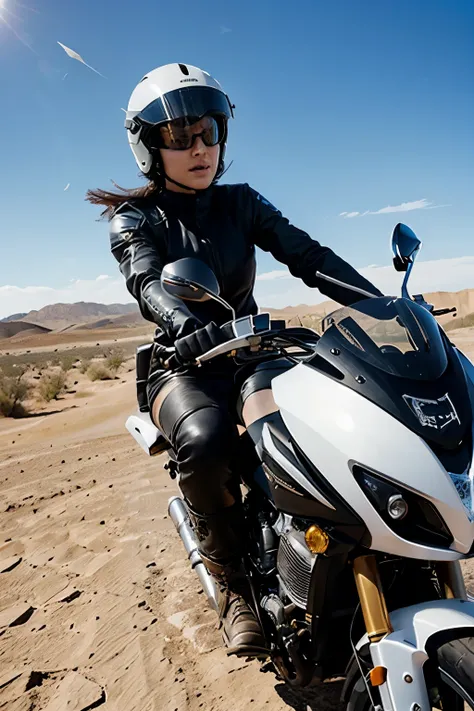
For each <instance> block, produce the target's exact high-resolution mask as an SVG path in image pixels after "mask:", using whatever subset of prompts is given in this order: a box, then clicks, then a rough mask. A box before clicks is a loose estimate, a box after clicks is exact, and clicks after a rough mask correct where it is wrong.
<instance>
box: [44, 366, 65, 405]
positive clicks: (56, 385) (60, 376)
mask: <svg viewBox="0 0 474 711" xmlns="http://www.w3.org/2000/svg"><path fill="white" fill-rule="evenodd" d="M66 380H67V374H66V373H65V372H64V370H62V369H61V370H59V371H55V372H50V373H44V374H43V375H42V376H41V380H40V381H39V383H38V394H39V396H40V398H41V399H42V400H45V401H46V402H51V400H57V399H58V397H59V395H61V393H63V392H64V391H65V390H66Z"/></svg>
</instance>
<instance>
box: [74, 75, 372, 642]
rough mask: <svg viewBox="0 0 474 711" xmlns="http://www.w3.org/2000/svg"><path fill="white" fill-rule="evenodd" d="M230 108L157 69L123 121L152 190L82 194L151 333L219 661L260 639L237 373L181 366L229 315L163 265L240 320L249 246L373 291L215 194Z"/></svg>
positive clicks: (158, 401) (154, 385)
mask: <svg viewBox="0 0 474 711" xmlns="http://www.w3.org/2000/svg"><path fill="white" fill-rule="evenodd" d="M233 109H234V106H233V105H232V104H231V102H230V100H229V98H228V96H227V95H226V94H225V93H224V91H223V90H222V88H221V86H220V84H219V83H218V82H217V81H215V80H214V79H213V78H212V77H211V76H210V75H209V74H207V73H206V72H203V71H202V70H200V69H198V68H196V67H193V66H190V65H185V64H170V65H166V66H163V67H158V68H157V69H155V70H153V71H152V72H150V73H149V74H148V75H146V76H145V77H144V78H143V79H142V80H141V81H140V83H139V84H138V85H137V86H136V88H135V89H134V91H133V93H132V96H131V98H130V102H129V105H128V111H127V116H126V120H125V127H126V129H127V134H128V140H129V143H130V147H131V149H132V152H133V154H134V156H135V159H136V161H137V164H138V166H139V168H140V170H141V172H142V173H143V174H144V175H145V176H146V177H147V178H148V184H147V185H146V186H145V187H144V188H141V189H136V190H132V191H122V194H120V193H112V192H107V191H102V190H96V191H89V193H88V199H89V200H90V201H91V202H93V203H95V204H101V205H105V206H106V210H105V211H104V213H103V214H106V215H107V216H108V217H109V218H110V239H111V249H112V253H113V254H114V256H115V257H116V259H117V260H118V262H119V263H120V270H121V272H122V274H123V275H124V277H125V279H126V284H127V287H128V290H129V291H130V293H131V294H132V295H133V296H134V297H135V299H136V300H137V301H138V304H139V306H140V310H141V313H142V314H143V316H144V317H145V318H146V319H148V320H150V321H153V322H154V323H156V324H157V326H158V328H157V331H156V335H155V342H156V344H157V345H156V347H155V353H154V357H153V358H152V362H151V366H150V372H149V379H148V389H147V393H148V400H149V404H150V410H151V412H152V417H153V420H154V422H155V423H156V425H157V427H159V428H160V430H161V431H162V432H163V433H164V435H165V436H166V438H167V439H168V440H169V441H170V443H171V445H172V447H173V450H174V452H175V453H176V459H177V463H178V472H179V484H180V488H181V490H182V492H183V495H184V496H185V498H186V500H187V503H188V506H189V509H190V511H191V518H192V521H193V524H194V528H195V530H196V532H197V535H198V538H199V540H200V550H201V555H202V557H203V559H204V561H205V564H206V566H207V568H208V570H209V571H210V573H211V574H212V575H214V576H215V577H216V578H217V579H218V580H219V582H220V585H221V602H222V605H221V609H220V620H221V627H222V631H223V636H224V640H225V642H226V644H227V645H228V647H229V650H228V653H235V654H241V655H252V654H254V655H260V654H262V653H265V641H264V638H263V635H262V632H261V630H260V627H259V624H258V622H257V620H256V619H255V617H254V615H253V612H252V610H251V608H250V606H249V605H248V604H247V602H246V599H248V598H247V594H248V589H247V587H246V581H245V576H244V574H243V571H242V565H241V547H242V511H241V497H240V486H239V483H240V479H239V471H238V463H239V458H240V457H239V449H238V444H239V443H238V433H237V427H236V417H235V416H234V415H233V412H234V409H235V404H234V401H235V391H234V374H235V366H234V364H233V362H232V361H231V360H230V359H225V358H223V359H221V360H222V362H221V363H217V361H212V364H210V365H208V366H206V367H203V368H199V369H197V368H194V369H193V368H192V366H190V364H192V362H193V361H194V360H195V358H196V357H198V356H199V355H201V354H202V353H204V352H206V351H207V350H209V349H210V348H212V347H214V346H216V345H218V344H220V343H222V342H224V341H225V340H227V338H226V337H225V335H224V333H223V331H222V330H221V328H220V326H222V325H223V324H224V323H225V322H226V321H228V319H229V314H228V312H227V311H225V310H224V309H222V307H220V306H219V305H218V304H216V303H215V302H213V301H207V302H203V303H197V302H188V303H184V302H183V301H181V300H180V299H178V298H175V297H172V296H170V295H169V294H167V293H165V292H164V291H163V290H162V288H161V284H160V275H161V271H162V267H163V265H164V264H166V263H169V262H172V261H175V260H176V259H179V258H181V257H196V258H198V259H201V260H203V261H204V262H206V263H207V264H208V265H209V266H210V267H211V268H212V269H213V271H214V272H215V274H216V276H217V279H218V282H219V285H220V289H221V295H222V296H223V298H224V299H225V300H226V301H227V302H228V303H230V304H231V306H232V307H233V308H234V309H235V311H236V315H237V317H240V316H244V315H248V314H255V313H257V306H256V303H255V300H254V297H253V287H254V282H255V246H258V247H260V248H261V249H263V250H265V251H267V252H271V253H272V255H273V256H274V257H275V258H276V259H278V260H279V261H280V262H282V263H283V264H286V265H287V266H288V268H289V270H290V272H291V273H292V274H293V275H294V276H296V277H300V278H301V279H303V281H304V282H305V283H306V284H307V285H308V286H310V287H317V288H319V289H320V290H321V291H322V293H323V294H325V295H326V296H328V297H330V298H332V299H334V300H335V301H338V302H339V303H341V304H344V305H347V304H351V303H353V302H354V301H356V300H357V296H354V293H355V292H353V291H350V290H348V289H344V288H340V287H338V286H335V285H332V284H330V283H329V282H327V281H324V280H320V279H318V277H316V272H317V271H318V270H319V271H321V272H322V273H325V274H327V275H329V276H332V277H335V278H338V279H340V280H342V281H344V282H346V283H350V284H352V285H354V286H356V287H359V288H362V289H365V290H367V291H370V292H371V293H374V294H377V295H379V294H380V292H379V291H378V290H377V289H376V288H375V287H374V286H373V285H372V284H370V283H369V282H368V281H367V280H366V279H364V278H363V277H362V276H361V275H360V274H359V273H358V272H357V271H356V270H355V269H353V268H352V267H351V266H349V265H348V264H347V263H346V262H344V261H343V260H342V259H341V258H339V257H337V256H336V255H335V254H334V253H333V252H332V251H331V250H330V249H329V248H327V247H322V246H321V245H320V244H319V243H318V242H316V241H314V240H312V239H311V238H310V237H309V236H308V235H307V234H306V233H305V232H303V231H301V230H299V229H297V228H296V227H293V226H292V225H291V224H290V223H289V222H288V220H287V219H286V218H284V217H283V216H282V214H281V213H280V212H279V211H278V210H277V209H276V208H275V207H273V205H271V204H270V203H269V202H268V201H267V200H265V199H264V198H263V197H262V196H261V195H260V194H259V193H257V192H255V191H254V190H253V189H252V188H250V187H249V186H248V185H247V184H243V185H222V186H218V185H217V181H218V179H219V178H220V177H221V176H222V174H223V172H224V156H225V149H226V141H227V124H228V120H229V119H231V118H232V117H233ZM358 298H361V297H358ZM169 345H174V346H175V348H176V358H177V361H178V363H179V364H180V365H181V366H182V367H181V368H178V369H177V370H175V372H173V373H170V372H169V371H167V370H166V369H165V368H163V363H162V361H161V360H160V356H159V351H160V347H163V346H169ZM217 360H219V359H217ZM251 419H252V415H250V421H251ZM244 422H245V423H246V424H248V421H247V420H245V417H244Z"/></svg>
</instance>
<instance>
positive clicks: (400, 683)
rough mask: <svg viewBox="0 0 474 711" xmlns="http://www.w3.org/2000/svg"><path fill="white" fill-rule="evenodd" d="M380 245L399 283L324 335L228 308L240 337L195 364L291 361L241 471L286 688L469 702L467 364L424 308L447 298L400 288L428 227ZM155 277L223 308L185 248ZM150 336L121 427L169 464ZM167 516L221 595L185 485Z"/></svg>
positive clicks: (365, 707)
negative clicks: (339, 686) (337, 687)
mask: <svg viewBox="0 0 474 711" xmlns="http://www.w3.org/2000/svg"><path fill="white" fill-rule="evenodd" d="M391 244H392V252H393V263H394V267H395V269H396V270H398V271H400V272H404V273H405V278H404V281H403V285H402V290H401V297H393V296H389V297H387V296H383V297H374V296H373V295H372V294H370V293H368V292H367V293H366V292H363V293H364V295H365V296H366V297H367V298H365V299H363V300H359V301H357V302H356V303H354V304H353V305H352V306H349V307H343V308H339V309H337V310H335V311H333V312H332V313H331V314H329V315H328V316H326V317H325V318H324V320H323V323H322V328H321V333H320V334H318V333H316V332H315V331H314V330H312V329H308V328H303V327H301V328H287V327H286V326H285V324H284V323H282V322H278V323H276V322H272V321H271V319H270V315H269V314H267V313H259V314H258V315H253V316H252V315H250V316H245V317H243V318H238V319H236V318H235V313H233V319H232V322H231V326H232V330H233V334H234V336H235V337H234V338H231V339H230V340H229V341H228V342H226V343H224V344H222V345H219V346H218V347H216V348H213V349H212V350H210V351H209V352H208V353H205V354H204V355H202V356H201V357H200V358H198V359H197V362H196V367H200V366H202V364H204V363H206V362H209V361H210V360H212V359H213V358H216V357H223V356H228V357H232V358H234V359H236V360H237V361H238V362H239V359H240V362H246V363H249V362H251V361H252V359H255V361H256V362H257V361H259V360H262V359H265V358H273V357H276V356H279V357H281V356H285V358H286V359H289V361H291V367H289V368H287V369H286V370H285V371H284V372H282V373H280V374H278V375H276V376H275V377H274V378H273V379H272V380H271V391H272V395H273V398H274V400H275V403H276V406H277V407H276V409H277V411H276V412H273V413H271V414H270V415H267V416H265V417H262V418H261V420H260V421H259V422H258V427H254V426H252V427H250V428H249V431H250V432H251V435H252V441H253V446H254V448H255V451H256V453H257V454H258V466H257V467H256V469H255V471H252V472H248V474H247V475H246V476H245V481H243V485H244V487H245V491H246V494H245V498H244V508H245V516H246V522H247V527H248V534H247V538H248V547H247V551H246V555H245V566H246V571H247V575H248V579H249V583H250V585H251V589H252V593H253V600H254V610H255V613H256V615H257V616H258V618H259V620H260V622H261V624H262V628H263V630H264V633H265V636H266V639H267V642H268V647H269V650H270V651H269V655H270V662H267V665H268V664H271V665H272V669H274V670H275V671H276V673H277V675H278V676H279V677H280V678H282V679H284V680H285V682H286V683H287V684H289V685H290V686H291V687H294V688H305V687H309V686H315V685H317V684H319V683H321V682H322V681H324V680H327V679H330V678H333V677H336V676H343V677H345V682H344V687H343V691H342V701H343V703H344V704H345V708H346V711H371V710H374V711H382V710H383V711H426V710H427V709H433V708H435V709H445V710H446V709H448V710H449V711H462V709H464V708H466V707H469V708H472V709H474V601H473V600H471V599H470V597H469V596H468V595H467V593H466V589H465V586H464V582H463V577H462V574H461V570H460V565H459V561H460V560H462V559H466V558H470V557H472V556H474V507H473V498H472V497H473V482H474V463H473V438H474V425H473V422H474V418H473V412H474V366H473V364H472V363H471V362H470V361H469V359H468V358H467V357H466V356H465V355H464V354H463V353H462V352H461V351H460V350H459V349H457V348H456V347H455V345H454V344H453V343H451V342H450V340H449V338H448V336H447V334H446V333H445V332H444V331H443V329H442V328H441V326H440V325H439V324H438V322H437V321H436V320H435V317H436V316H439V315H442V314H444V313H449V312H451V311H453V309H441V310H435V309H434V308H433V306H432V305H430V304H428V303H427V302H426V301H425V300H424V298H423V296H422V295H417V296H415V297H413V298H412V297H411V296H410V294H409V292H408V279H409V276H410V273H411V270H412V268H413V265H414V261H415V257H416V255H417V253H418V251H419V249H420V247H421V241H420V240H419V239H418V238H417V236H416V235H415V234H414V232H413V231H412V230H411V229H410V228H409V227H407V226H406V225H403V224H398V225H397V226H396V227H395V229H394V230H393V234H392V240H391ZM319 276H320V278H322V279H328V280H329V281H333V282H335V283H338V284H340V285H342V286H345V287H346V288H348V289H354V288H353V287H351V286H349V285H347V284H343V283H342V282H339V281H338V280H334V279H332V278H331V277H328V276H326V275H324V274H319ZM161 282H162V285H163V288H164V289H166V290H167V291H168V292H169V293H171V294H174V295H175V296H178V297H179V298H181V299H188V300H197V301H204V300H208V299H213V300H215V301H218V302H219V303H221V304H223V305H224V306H225V307H226V308H228V309H230V310H231V311H232V307H230V306H229V305H228V304H227V303H226V302H225V301H224V300H223V299H222V297H221V296H220V295H219V286H218V283H217V280H216V277H215V275H214V274H213V273H212V271H211V270H210V269H209V268H208V267H207V265H205V264H204V263H202V262H200V261H198V260H196V259H191V258H185V259H181V260H178V261H177V262H174V263H172V264H168V265H166V266H165V268H164V269H163V272H162V276H161ZM354 291H356V292H360V291H361V290H359V289H354ZM150 348H151V344H146V345H144V346H141V347H140V348H139V349H138V351H137V398H138V403H139V410H138V412H137V413H136V414H134V415H131V416H130V417H129V418H128V420H127V423H126V427H127V429H128V430H129V432H130V433H131V434H132V435H133V437H134V438H135V440H136V441H137V442H138V443H139V444H140V446H141V447H142V448H143V449H144V450H145V452H146V453H147V454H148V455H150V456H152V455H156V454H159V453H160V452H163V451H165V450H168V451H169V454H170V461H169V463H168V465H167V466H168V468H169V471H170V474H171V475H172V476H173V477H176V473H177V470H176V461H175V459H174V455H173V452H172V451H171V450H170V446H169V444H168V443H167V441H166V440H165V439H164V437H163V436H162V435H161V434H160V432H159V430H157V428H156V427H155V425H154V424H153V423H152V421H151V419H150V415H149V409H148V405H147V402H146V394H145V390H144V387H145V384H146V376H147V372H148V370H147V368H148V360H149V352H150ZM167 353H168V356H169V358H170V361H169V362H170V363H171V362H172V361H171V359H172V354H173V350H172V349H168V351H167ZM178 483H179V482H178ZM169 515H170V517H171V519H172V520H173V522H174V524H175V526H176V529H177V531H178V533H179V535H180V537H181V539H182V542H183V544H184V547H185V549H186V552H187V554H188V557H189V561H190V564H191V566H192V568H193V570H194V571H195V572H196V574H197V575H198V577H199V579H200V581H201V584H202V587H203V589H204V591H205V593H206V595H207V597H208V599H209V601H210V604H211V605H212V606H213V607H214V608H215V609H217V595H216V589H215V584H214V581H213V579H212V578H211V576H210V575H209V574H208V572H207V570H206V568H205V566H204V564H203V562H202V560H201V557H200V555H199V550H198V543H197V538H196V536H195V533H194V531H193V528H192V524H191V522H190V518H189V515H188V510H187V507H186V503H185V501H184V499H183V498H182V497H181V496H179V495H177V496H174V497H172V498H171V499H170V501H169ZM464 704H466V706H465V705H464Z"/></svg>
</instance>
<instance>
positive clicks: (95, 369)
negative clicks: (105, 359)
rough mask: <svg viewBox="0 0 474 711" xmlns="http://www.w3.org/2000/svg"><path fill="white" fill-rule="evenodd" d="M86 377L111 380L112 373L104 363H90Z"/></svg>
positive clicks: (112, 377)
mask: <svg viewBox="0 0 474 711" xmlns="http://www.w3.org/2000/svg"><path fill="white" fill-rule="evenodd" d="M87 377H88V378H89V380H92V381H94V380H113V379H114V377H115V376H114V375H113V374H112V373H111V372H110V370H109V369H108V368H107V367H106V366H105V365H104V363H92V364H91V365H90V366H89V368H88V369H87Z"/></svg>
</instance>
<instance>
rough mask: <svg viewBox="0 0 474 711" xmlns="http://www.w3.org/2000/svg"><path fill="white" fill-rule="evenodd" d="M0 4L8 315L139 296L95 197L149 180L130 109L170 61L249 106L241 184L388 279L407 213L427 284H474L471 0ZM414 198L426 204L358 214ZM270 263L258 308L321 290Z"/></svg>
mask: <svg viewBox="0 0 474 711" xmlns="http://www.w3.org/2000/svg"><path fill="white" fill-rule="evenodd" d="M2 6H3V9H0V16H2V17H3V18H4V20H6V21H7V22H8V24H9V25H10V27H8V25H7V23H6V22H5V21H0V96H1V97H2V111H1V114H0V155H1V157H2V158H1V165H2V170H1V171H0V194H1V196H2V199H1V204H2V207H3V209H2V219H1V223H0V241H1V256H2V259H1V262H0V317H2V316H4V315H7V314H8V313H12V312H14V311H20V310H24V311H27V310H29V308H33V307H40V306H42V305H44V304H45V303H51V302H54V301H60V300H61V301H75V300H97V301H113V300H119V301H125V300H130V299H129V298H127V294H126V292H124V291H123V284H122V282H121V279H122V277H121V275H120V274H119V273H118V265H117V264H116V262H115V260H114V259H113V257H112V256H111V255H110V252H109V244H108V233H107V225H106V224H105V223H100V222H96V218H97V217H98V212H97V210H96V208H94V207H92V206H90V205H89V204H88V203H86V202H84V199H83V198H84V193H85V191H86V190H87V188H89V187H98V186H100V187H107V186H108V185H110V183H109V181H110V179H111V178H113V179H114V180H116V181H117V182H118V183H120V184H122V185H126V186H135V185H138V184H139V183H140V180H139V179H138V177H137V168H136V164H135V162H134V159H133V156H132V154H131V151H130V150H129V148H128V144H127V140H126V135H125V129H124V128H123V118H124V114H123V112H122V111H121V110H120V108H121V107H126V105H127V102H128V98H129V95H130V93H131V91H132V89H133V87H134V86H135V84H136V83H137V82H138V81H139V80H140V79H141V77H142V76H143V75H144V74H145V73H146V72H147V71H149V70H150V69H152V68H154V67H156V66H158V65H160V64H166V63H169V62H174V61H180V62H188V63H190V64H195V65H197V66H200V67H202V68H204V69H206V70H207V71H209V72H210V73H211V74H213V75H214V76H215V77H216V78H217V79H218V80H219V81H220V82H221V84H222V85H223V86H224V88H225V90H226V91H227V92H228V94H229V95H230V97H231V99H232V100H233V101H234V103H235V104H236V106H237V109H236V118H235V121H233V122H232V125H231V127H230V139H229V145H228V158H229V159H233V160H234V163H233V165H232V167H231V169H230V170H229V172H228V173H227V176H226V179H227V181H228V182H249V183H250V184H251V185H252V186H253V187H255V188H256V189H257V190H259V191H260V192H262V193H263V194H264V195H265V196H266V197H268V198H269V199H270V200H271V201H272V202H273V203H274V204H276V205H277V206H278V207H279V208H280V209H281V210H282V211H283V212H284V214H286V215H287V216H288V217H289V218H290V220H291V221H292V222H293V223H294V224H296V225H298V226H300V227H302V228H304V229H306V230H307V231H308V232H309V233H310V234H311V236H313V237H314V238H316V239H318V240H319V241H320V242H322V243H323V244H328V245H329V246H331V247H332V248H333V249H334V250H335V251H336V252H338V253H339V254H341V256H343V257H344V258H346V259H347V260H348V261H350V262H351V263H352V264H354V266H356V267H357V268H360V269H361V270H362V271H363V272H364V273H365V274H368V275H370V276H371V278H373V279H374V281H376V282H377V283H378V284H379V285H380V286H382V287H385V288H389V287H391V285H392V284H394V287H393V288H395V286H396V284H398V280H399V278H398V277H395V276H394V275H393V274H392V272H391V271H390V269H387V268H384V267H386V266H387V265H389V264H390V254H389V250H388V240H389V236H390V232H391V229H392V228H393V226H394V224H395V223H396V222H398V221H404V222H407V223H408V224H409V225H410V226H411V227H412V228H413V229H414V230H415V231H416V232H417V233H418V234H419V236H420V237H421V238H422V239H423V242H424V246H423V250H422V253H421V256H420V264H419V265H418V272H417V271H415V273H414V274H415V275H414V279H413V285H414V287H418V289H421V288H422V289H437V288H444V289H458V288H459V289H460V288H465V287H474V256H473V255H474V246H473V236H474V234H473V232H474V230H473V220H472V198H473V195H474V168H473V160H472V159H473V155H474V132H473V130H472V119H473V116H474V85H473V80H472V78H473V75H474V43H473V41H472V37H473V32H474V3H473V2H472V1H471V0H455V1H453V0H443V1H441V0H396V1H395V0H383V1H382V0H363V1H362V0H331V2H328V1H327V0H325V1H324V2H322V1H320V0H294V1H293V2H291V3H288V2H281V1H280V0H276V1H275V0H272V1H270V0H258V1H256V0H252V2H251V1H250V0H239V2H237V1H235V2H226V3H223V2H222V1H220V2H217V0H207V1H206V3H204V4H203V3H196V2H190V1H189V0H181V2H175V3H172V4H170V5H169V6H168V7H169V8H170V9H166V5H163V4H162V3H157V2H154V1H151V0H142V2H140V3H135V4H133V3H132V4H131V5H130V4H128V3H127V4H125V3H119V2H116V1H115V2H112V0H81V2H71V0H67V1H66V2H59V0H42V1H41V2H39V0H22V3H21V4H20V3H19V2H18V3H16V2H15V0H0V8H2ZM58 41H60V42H62V43H63V44H65V45H67V46H69V47H71V48H72V49H74V50H75V51H77V52H79V53H80V54H81V55H82V56H83V58H84V59H85V61H86V62H88V63H89V64H90V65H92V66H93V67H95V68H96V69H97V70H99V71H100V72H101V73H102V74H104V75H105V77H107V78H106V79H104V78H102V77H101V76H98V75H97V74H95V73H94V72H92V71H91V70H89V69H88V68H87V67H85V66H84V65H83V64H81V63H79V62H77V61H75V60H73V59H71V58H69V57H68V56H67V55H66V54H65V52H64V51H63V50H62V49H61V47H60V46H59V45H58V44H57V42H58ZM66 74H67V76H65V75H66ZM67 184H70V186H69V188H68V189H67V190H66V191H65V190H64V188H65V187H66V185H67ZM423 201H424V202H423ZM406 203H408V205H405V207H412V208H415V207H416V208H417V209H411V210H409V211H402V209H401V208H398V209H396V210H394V211H388V212H387V211H384V212H382V213H379V214H365V215H364V214H363V213H366V212H369V213H377V212H378V211H379V210H384V209H386V208H388V207H389V206H391V207H392V208H396V207H397V206H401V205H403V204H406ZM341 213H346V214H345V215H341ZM352 213H359V215H356V216H349V217H348V215H351V214H352ZM469 258H470V259H469ZM446 260H448V261H446ZM370 265H372V266H370ZM373 265H379V267H378V268H377V267H375V266H373ZM259 273H260V275H261V278H260V279H259V281H258V283H257V294H258V296H259V301H260V303H261V304H262V305H275V306H283V305H284V304H285V303H300V302H301V301H305V302H306V303H310V302H311V301H312V302H315V301H316V300H318V295H317V294H316V293H313V294H312V293H310V292H309V291H308V290H306V289H304V287H303V288H300V286H299V285H298V283H296V282H295V281H294V280H290V279H288V278H287V276H286V273H285V268H284V267H283V266H282V265H279V264H278V263H277V262H275V260H273V258H272V257H271V256H270V255H268V254H260V255H259ZM417 274H418V276H417ZM98 277H100V278H99V279H98ZM394 279H395V281H394ZM417 279H418V281H417ZM7 287H9V288H7ZM415 290H416V289H415Z"/></svg>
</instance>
